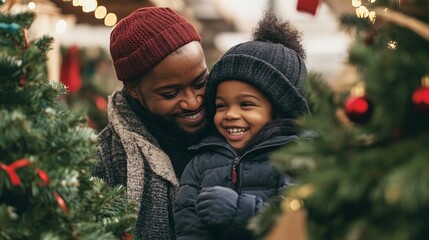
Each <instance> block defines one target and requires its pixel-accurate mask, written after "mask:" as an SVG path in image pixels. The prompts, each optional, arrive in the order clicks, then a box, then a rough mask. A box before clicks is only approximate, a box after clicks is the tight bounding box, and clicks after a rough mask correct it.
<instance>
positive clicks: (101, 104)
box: [94, 96, 107, 112]
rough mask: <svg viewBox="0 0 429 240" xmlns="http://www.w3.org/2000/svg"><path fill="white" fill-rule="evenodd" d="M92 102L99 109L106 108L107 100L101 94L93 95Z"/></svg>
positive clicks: (103, 109)
mask: <svg viewBox="0 0 429 240" xmlns="http://www.w3.org/2000/svg"><path fill="white" fill-rule="evenodd" d="M94 102H95V106H97V108H98V109H99V110H100V111H103V112H105V111H106V110H107V101H106V99H105V98H104V97H103V96H95V97H94Z"/></svg>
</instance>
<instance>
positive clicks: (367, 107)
mask: <svg viewBox="0 0 429 240" xmlns="http://www.w3.org/2000/svg"><path fill="white" fill-rule="evenodd" d="M344 107H345V110H346V114H347V117H348V118H349V119H350V120H351V121H353V122H355V123H365V122H367V121H368V120H369V118H370V117H371V113H372V104H371V102H370V101H369V100H368V99H367V98H366V97H365V96H361V97H357V96H350V97H348V98H347V99H346V102H345V105H344Z"/></svg>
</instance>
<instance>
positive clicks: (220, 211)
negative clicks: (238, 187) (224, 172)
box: [195, 186, 238, 225]
mask: <svg viewBox="0 0 429 240" xmlns="http://www.w3.org/2000/svg"><path fill="white" fill-rule="evenodd" d="M237 199H238V194H237V193H236V192H235V191H234V190H232V189H229V188H226V187H220V186H216V187H208V188H203V189H202V190H201V193H200V195H198V198H197V202H196V204H195V207H196V210H197V214H198V216H199V217H200V218H201V219H202V220H203V221H204V222H205V223H206V224H208V225H228V224H230V223H231V222H232V221H233V220H234V215H235V211H236V210H237Z"/></svg>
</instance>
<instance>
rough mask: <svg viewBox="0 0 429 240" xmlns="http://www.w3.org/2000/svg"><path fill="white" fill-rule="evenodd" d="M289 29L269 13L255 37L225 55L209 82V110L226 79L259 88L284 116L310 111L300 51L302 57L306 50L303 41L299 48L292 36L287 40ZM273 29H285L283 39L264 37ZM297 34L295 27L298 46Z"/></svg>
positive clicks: (212, 108) (213, 69) (214, 69)
mask: <svg viewBox="0 0 429 240" xmlns="http://www.w3.org/2000/svg"><path fill="white" fill-rule="evenodd" d="M270 21H271V23H270V26H271V28H270V29H261V25H263V24H267V22H270ZM273 24H274V26H272V25H273ZM276 24H277V25H276ZM285 24H286V29H285ZM276 26H277V27H276ZM289 29H291V26H290V25H289V23H285V22H280V21H279V19H277V18H276V17H275V16H274V15H273V14H272V13H270V12H268V13H267V14H266V15H265V17H264V19H263V20H261V22H260V23H259V30H257V31H256V32H255V33H254V39H256V40H254V41H249V42H245V43H241V44H238V45H236V46H234V47H232V48H231V49H229V50H228V51H227V52H226V53H225V54H224V55H223V56H222V58H221V59H220V60H219V62H217V63H216V64H215V65H214V66H213V68H212V70H211V72H210V76H209V79H208V83H207V88H206V95H207V96H206V97H207V99H208V105H209V111H210V112H212V113H214V111H215V109H214V101H215V98H216V91H217V86H218V85H219V84H220V83H221V82H222V81H225V80H239V81H243V82H246V83H249V84H251V85H252V86H254V87H256V88H257V89H259V90H260V91H261V92H262V93H263V94H264V95H265V96H266V97H267V98H268V99H269V100H270V101H271V103H272V104H273V107H275V108H276V109H277V110H278V111H279V112H280V113H281V114H282V116H287V117H289V118H296V117H300V116H302V115H305V114H307V113H309V107H308V105H307V101H306V99H305V95H304V91H305V90H304V85H305V84H304V83H305V81H306V78H307V69H306V66H305V63H304V60H303V59H302V58H301V57H300V55H299V54H298V53H297V52H299V53H300V54H301V56H303V55H304V53H303V50H302V47H301V45H300V44H298V45H299V48H298V49H296V47H294V48H295V50H296V51H295V50H293V49H292V48H290V47H291V46H293V44H292V45H291V43H290V35H289V36H288V38H289V39H286V40H285V37H284V35H285V34H286V35H287V34H288V33H290V30H289ZM273 31H278V32H279V31H280V32H281V31H283V33H282V34H283V35H281V34H280V36H281V38H282V39H276V37H273V36H269V37H266V38H264V34H265V35H270V34H269V33H271V32H273ZM296 33H297V32H296V30H294V29H292V35H294V36H295V37H296V38H298V39H295V40H294V41H295V46H296V43H297V42H298V43H299V40H300V38H299V35H297V34H296ZM286 38H287V37H286ZM285 41H286V43H285ZM303 57H304V56H303Z"/></svg>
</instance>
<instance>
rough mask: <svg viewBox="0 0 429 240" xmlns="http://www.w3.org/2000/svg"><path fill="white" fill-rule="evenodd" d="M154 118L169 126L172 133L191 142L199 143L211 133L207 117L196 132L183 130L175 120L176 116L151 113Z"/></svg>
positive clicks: (160, 124) (162, 124) (160, 123)
mask: <svg viewBox="0 0 429 240" xmlns="http://www.w3.org/2000/svg"><path fill="white" fill-rule="evenodd" d="M151 115H152V119H153V120H155V121H156V123H159V126H164V127H166V128H168V130H169V131H172V134H174V135H176V136H178V137H180V138H183V139H184V140H187V141H189V142H193V143H197V142H198V141H200V140H201V139H202V138H203V137H205V136H207V135H208V134H209V133H210V129H211V128H210V125H209V124H208V121H207V119H205V120H204V122H203V123H202V126H201V128H200V129H198V130H196V131H194V132H187V131H185V130H183V129H182V128H181V127H180V125H179V124H178V123H177V122H176V121H175V120H174V118H165V117H162V116H159V115H156V114H153V113H152V114H151Z"/></svg>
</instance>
